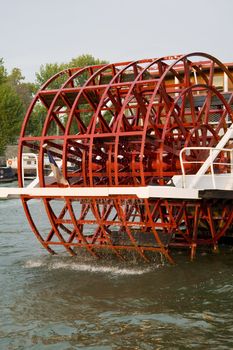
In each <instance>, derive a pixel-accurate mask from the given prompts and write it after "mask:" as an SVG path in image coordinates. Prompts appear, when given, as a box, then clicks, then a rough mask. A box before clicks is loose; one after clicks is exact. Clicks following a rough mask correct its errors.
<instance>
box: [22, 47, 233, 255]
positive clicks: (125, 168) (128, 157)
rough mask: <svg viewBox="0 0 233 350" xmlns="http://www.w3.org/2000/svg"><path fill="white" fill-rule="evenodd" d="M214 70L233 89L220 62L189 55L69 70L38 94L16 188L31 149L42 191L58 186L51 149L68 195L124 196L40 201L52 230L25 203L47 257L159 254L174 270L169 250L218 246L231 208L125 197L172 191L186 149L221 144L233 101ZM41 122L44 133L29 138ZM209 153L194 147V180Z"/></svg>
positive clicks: (190, 169) (189, 167) (189, 166)
mask: <svg viewBox="0 0 233 350" xmlns="http://www.w3.org/2000/svg"><path fill="white" fill-rule="evenodd" d="M216 72H218V73H219V72H220V73H222V74H225V75H226V76H227V77H228V79H229V80H230V81H231V82H232V83H233V78H232V76H231V74H230V73H229V71H228V70H227V68H226V67H225V66H224V65H223V64H222V63H221V62H220V61H218V60H217V59H216V58H214V57H212V56H210V55H208V54H204V53H193V54H188V55H183V56H172V57H163V58H159V59H147V60H140V61H134V62H123V63H116V64H107V65H100V66H89V67H86V68H82V69H80V68H77V69H68V70H65V71H63V72H60V73H59V74H57V75H55V76H54V77H52V78H51V79H50V80H49V81H48V82H47V83H46V84H44V85H43V86H42V88H41V89H40V90H39V91H38V93H37V94H36V96H35V98H34V100H33V101H32V103H31V105H30V107H29V109H28V111H27V114H26V116H25V120H24V123H23V126H22V130H21V136H20V139H19V153H18V154H19V157H18V158H19V163H18V167H19V170H20V171H19V185H20V187H23V186H24V182H23V169H22V154H23V153H24V152H25V150H26V148H28V147H29V148H30V149H31V150H34V152H35V153H37V154H38V185H39V187H41V188H46V187H58V186H61V185H59V184H58V183H57V182H56V179H55V178H53V177H51V176H50V177H48V176H47V173H46V171H45V163H46V159H47V158H46V156H47V152H48V149H49V152H50V153H51V154H52V156H53V157H54V158H56V159H60V161H61V164H62V169H61V171H62V174H63V176H64V178H65V179H66V180H67V181H68V182H69V186H70V187H71V188H81V187H85V188H97V187H100V189H101V188H105V187H111V188H112V187H116V188H123V190H122V193H120V194H119V193H118V192H117V191H116V194H115V195H111V196H106V195H105V194H104V193H103V194H101V193H100V194H99V195H98V196H90V195H89V194H88V193H87V195H83V194H82V195H80V196H79V195H77V196H75V197H74V196H70V195H68V194H67V195H66V196H63V197H61V196H57V195H55V196H54V197H51V196H46V195H42V196H41V198H42V201H43V204H44V208H45V210H46V213H47V216H48V219H49V222H50V228H49V230H48V231H46V230H45V231H46V232H45V231H43V232H41V231H39V229H38V227H37V225H36V223H35V221H34V219H33V218H32V215H31V211H30V205H29V204H30V201H31V200H33V196H31V197H30V198H29V197H28V196H26V195H23V196H22V202H23V206H24V210H25V212H26V215H27V218H28V220H29V222H30V224H31V227H32V229H33V231H34V233H35V234H36V236H37V238H38V239H39V241H40V242H41V243H42V245H43V246H44V247H45V248H46V249H47V250H48V251H49V252H50V253H54V252H56V249H57V248H58V247H64V248H65V250H67V251H68V252H69V253H70V254H72V255H75V254H77V252H78V250H79V249H78V248H83V249H84V250H86V251H88V252H89V253H90V254H91V255H93V256H105V253H104V252H105V251H106V252H107V251H109V250H110V251H111V252H112V253H113V254H115V255H116V256H117V257H119V258H120V259H124V258H126V257H127V256H131V252H133V253H134V254H135V252H136V253H137V255H138V256H139V257H141V258H142V259H143V260H145V261H148V260H150V259H151V257H152V256H153V252H160V253H162V254H163V255H164V256H165V257H166V258H167V259H168V260H169V261H170V262H172V258H171V256H170V247H172V246H180V247H190V248H192V256H193V255H194V252H195V248H196V246H197V245H212V246H213V247H215V248H216V246H217V242H218V240H219V238H220V237H221V236H222V235H224V234H225V233H226V232H227V231H228V230H229V228H230V227H231V226H232V221H233V214H232V201H229V200H227V199H225V200H222V199H221V200H219V199H200V200H199V199H198V200H192V199H179V198H177V199H174V198H168V197H167V198H143V197H144V196H143V194H142V196H141V197H138V196H136V195H135V194H129V192H127V191H128V190H127V189H129V188H135V187H140V188H142V191H143V188H144V189H145V190H146V188H147V186H148V185H152V186H166V185H167V186H170V185H172V177H173V176H175V175H180V174H181V164H180V158H179V154H180V151H181V149H183V148H184V147H199V146H200V147H215V146H216V145H217V144H218V142H219V141H220V139H221V138H222V136H223V135H224V133H225V132H226V130H227V128H228V126H229V125H230V124H231V123H232V122H233V114H232V109H231V105H232V99H233V96H232V94H230V93H227V94H226V93H223V92H220V91H219V89H218V88H217V87H216V86H215V84H214V81H215V80H214V78H215V74H216ZM214 118H215V119H216V118H217V122H213V120H214ZM35 123H36V124H37V125H38V124H39V125H40V132H39V133H38V131H37V133H35V132H34V131H33V130H34V129H33V125H35ZM36 130H38V128H36ZM45 144H47V147H43V146H44V145H45ZM204 153H205V152H203V151H202V152H201V151H199V150H198V149H195V150H194V149H193V150H191V151H190V153H189V154H188V155H187V156H186V160H187V161H189V162H187V163H185V169H186V172H187V173H188V174H195V173H196V171H197V170H198V167H200V166H199V165H198V163H195V164H194V163H192V160H200V161H201V160H203V158H204V156H205V155H204ZM89 193H90V192H89ZM37 198H38V197H37ZM57 200H59V203H60V204H59V208H60V209H59V210H58V211H56V210H55V209H54V206H55V203H56V202H57ZM126 252H127V254H126Z"/></svg>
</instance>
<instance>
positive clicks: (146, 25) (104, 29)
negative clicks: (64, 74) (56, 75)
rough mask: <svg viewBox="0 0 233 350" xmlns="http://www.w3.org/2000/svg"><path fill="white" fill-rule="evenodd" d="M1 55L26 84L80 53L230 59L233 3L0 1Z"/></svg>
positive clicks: (206, 0) (229, 0)
mask: <svg viewBox="0 0 233 350" xmlns="http://www.w3.org/2000/svg"><path fill="white" fill-rule="evenodd" d="M0 5H1V14H0V16H1V20H0V48H1V50H0V57H2V58H3V60H4V65H5V67H6V68H7V71H8V73H10V71H11V69H12V68H14V67H18V68H20V69H21V71H22V74H23V76H25V81H31V82H33V81H35V72H38V71H39V69H40V66H41V65H43V64H46V63H55V62H57V63H62V62H69V61H70V60H71V59H72V58H74V57H77V56H79V55H82V54H91V55H93V56H94V57H95V58H99V59H103V60H107V61H109V62H112V63H114V62H121V61H128V60H136V59H144V58H157V57H161V56H169V55H175V54H184V53H189V52H195V51H201V52H207V53H209V54H211V55H213V56H215V57H217V58H218V59H220V61H222V62H233V45H232V34H233V20H232V16H233V0H192V1H191V0H140V1H139V0H114V1H113V0H0Z"/></svg>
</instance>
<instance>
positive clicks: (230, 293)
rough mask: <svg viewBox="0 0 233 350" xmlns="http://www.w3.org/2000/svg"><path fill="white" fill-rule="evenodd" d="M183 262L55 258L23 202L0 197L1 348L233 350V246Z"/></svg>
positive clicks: (183, 257)
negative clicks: (37, 235) (34, 231)
mask: <svg viewBox="0 0 233 350" xmlns="http://www.w3.org/2000/svg"><path fill="white" fill-rule="evenodd" d="M34 205H35V210H36V206H37V203H36V202H35V204H34ZM38 215H39V214H38ZM41 220H43V216H41ZM175 259H176V262H177V264H176V265H175V266H170V265H167V264H164V263H163V262H160V263H154V264H153V265H130V266H129V265H119V264H118V263H117V262H109V261H108V262H102V263H98V264H97V263H95V262H93V261H89V260H83V259H80V258H73V257H68V256H48V254H47V253H46V252H45V251H44V249H43V248H42V247H41V246H40V244H39V242H37V240H36V238H35V237H34V236H33V234H32V233H31V230H30V228H29V225H28V223H27V220H26V218H25V215H24V212H23V209H22V206H21V202H20V201H19V200H8V201H0V349H3V350H5V349H7V350H8V349H9V350H16V349H17V350H19V349H23V350H24V349H30V350H39V349H49V350H52V349H54V350H60V349H61V350H68V349H80V350H81V349H82V350H84V349H85V350H111V349H119V350H124V349H132V350H135V349H140V350H141V349H143V350H144V349H145V350H154V349H157V350H161V349H233V312H232V311H233V251H232V249H231V248H228V249H223V248H222V249H221V253H220V254H219V255H214V254H199V256H198V257H197V259H196V261H194V262H192V263H191V262H189V260H188V256H187V254H184V253H182V254H179V252H176V253H175Z"/></svg>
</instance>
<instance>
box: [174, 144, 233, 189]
mask: <svg viewBox="0 0 233 350" xmlns="http://www.w3.org/2000/svg"><path fill="white" fill-rule="evenodd" d="M191 151H208V156H207V157H206V159H204V160H184V159H183V155H184V153H185V154H186V155H187V153H188V152H189V154H190V152H191ZM222 152H223V153H225V154H226V153H229V155H230V156H229V157H224V159H226V160H227V161H226V162H219V161H217V162H216V161H215V159H216V158H217V157H218V155H219V154H220V153H222ZM179 157H180V165H181V171H182V187H183V188H186V187H187V184H186V178H187V176H188V175H187V174H186V173H185V164H201V165H202V166H201V167H203V165H205V163H206V161H207V160H208V165H207V166H206V167H205V169H204V172H200V169H199V170H198V171H197V173H196V174H192V176H193V175H195V181H193V182H191V184H189V186H188V187H189V188H193V187H194V185H196V184H197V183H198V182H199V181H200V180H201V178H202V176H203V175H204V174H206V172H207V171H208V174H210V175H211V180H212V186H213V188H214V189H216V175H217V174H216V173H215V170H214V168H215V166H218V168H219V166H221V167H225V169H224V173H225V174H226V173H227V174H231V175H232V176H233V149H231V148H216V147H184V148H183V149H182V150H181V151H180V155H179ZM228 160H229V161H228ZM219 174H223V172H222V173H221V172H218V175H219Z"/></svg>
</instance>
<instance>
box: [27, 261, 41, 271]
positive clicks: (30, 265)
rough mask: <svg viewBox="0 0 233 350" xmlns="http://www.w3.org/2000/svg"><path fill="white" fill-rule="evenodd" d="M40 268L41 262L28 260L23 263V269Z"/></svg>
mask: <svg viewBox="0 0 233 350" xmlns="http://www.w3.org/2000/svg"><path fill="white" fill-rule="evenodd" d="M41 266H43V261H41V260H28V261H26V263H25V267H26V268H28V269H30V268H33V267H41Z"/></svg>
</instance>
